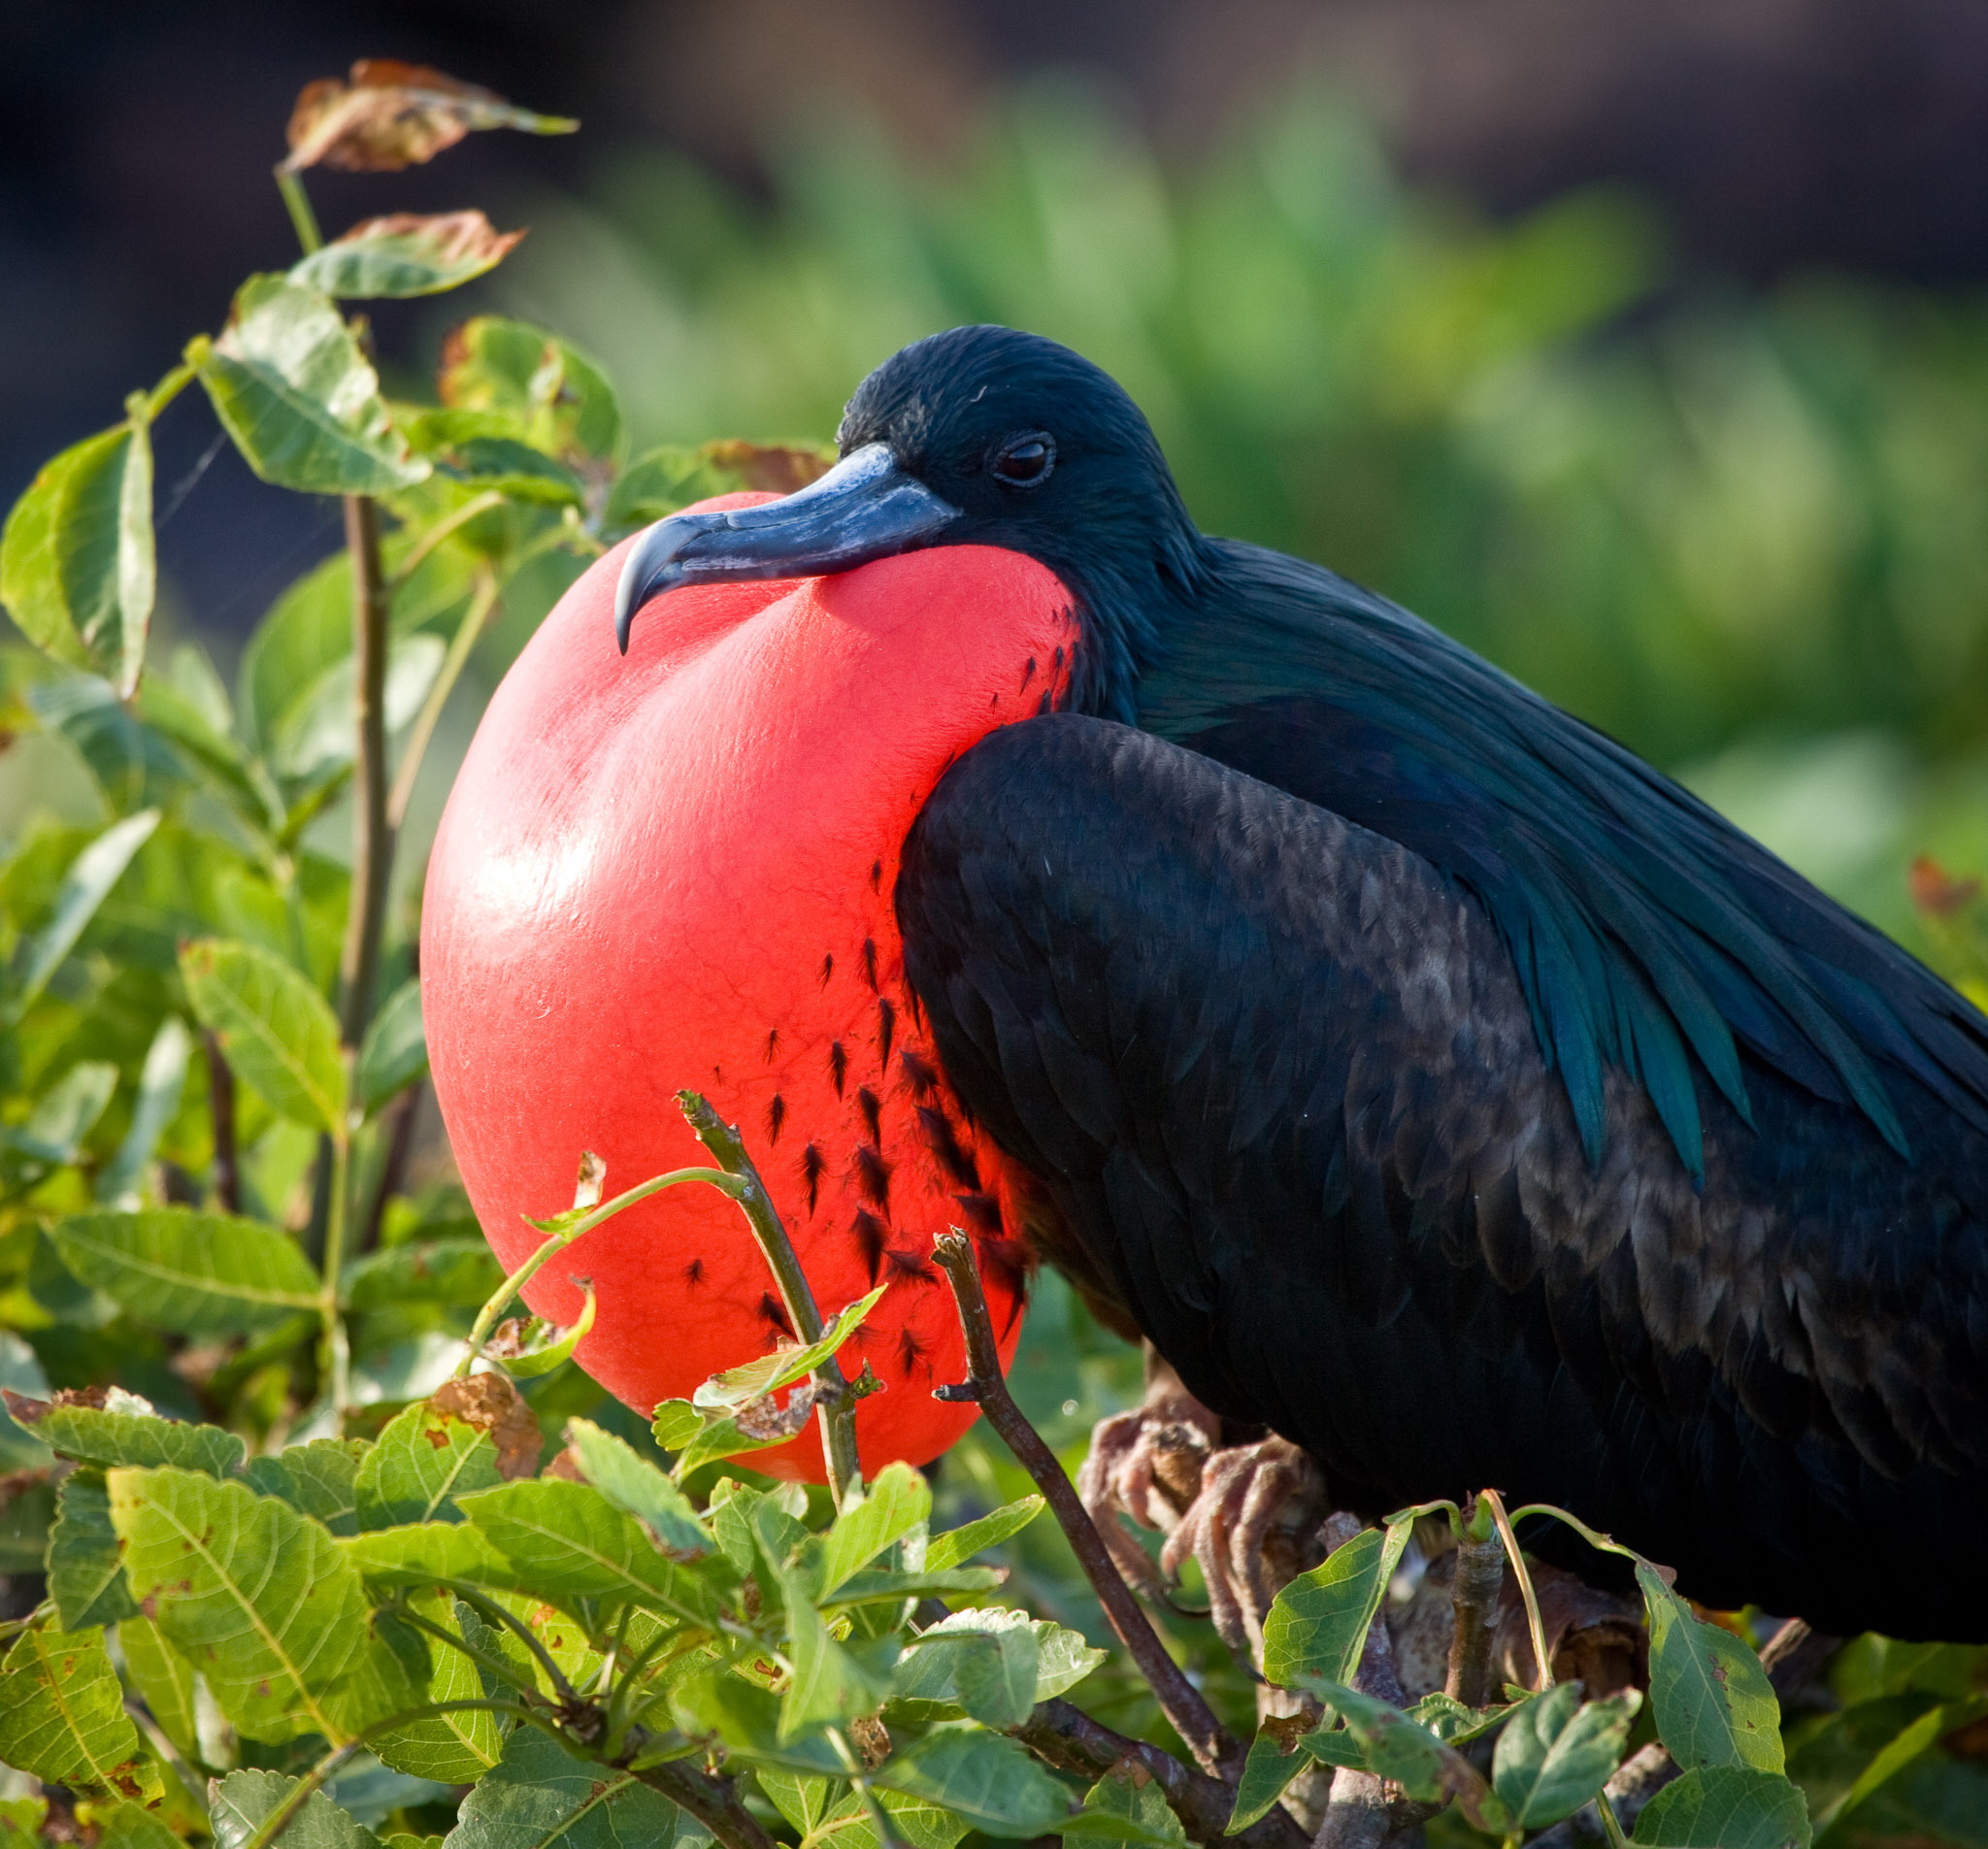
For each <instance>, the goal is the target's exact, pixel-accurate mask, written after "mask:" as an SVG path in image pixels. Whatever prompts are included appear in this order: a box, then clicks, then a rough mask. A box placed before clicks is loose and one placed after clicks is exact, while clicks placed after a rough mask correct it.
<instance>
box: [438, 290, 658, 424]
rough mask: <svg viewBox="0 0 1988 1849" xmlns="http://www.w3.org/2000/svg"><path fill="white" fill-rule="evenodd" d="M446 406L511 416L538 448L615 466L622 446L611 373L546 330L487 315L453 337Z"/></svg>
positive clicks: (445, 375) (445, 377)
mask: <svg viewBox="0 0 1988 1849" xmlns="http://www.w3.org/2000/svg"><path fill="white" fill-rule="evenodd" d="M441 386H442V402H443V403H444V404H445V405H447V406H449V407H450V408H451V409H455V410H461V411H498V412H508V413H511V414H512V415H514V417H516V418H517V419H518V425H517V434H518V436H519V437H520V438H521V439H522V440H523V441H524V442H526V443H528V444H530V445H531V446H532V447H533V448H535V449H540V450H544V451H545V452H546V453H547V454H548V455H556V456H565V457H570V458H573V459H575V460H585V459H589V458H591V459H594V460H602V461H605V460H608V459H611V458H612V457H613V456H614V454H615V453H616V452H617V451H618V450H619V448H620V446H621V411H620V407H619V405H618V404H616V402H615V399H614V393H613V387H612V386H611V385H610V384H609V383H608V380H607V378H606V375H604V374H603V373H602V372H601V370H600V368H599V367H597V366H596V365H595V364H594V363H593V362H592V361H591V360H589V359H587V358H586V357H585V356H584V355H583V354H582V353H580V351H579V349H578V348H576V347H572V346H571V345H569V344H568V343H567V342H565V341H562V340H560V339H559V338H558V337H557V336H555V335H551V334H547V332H546V331H545V330H544V329H543V328H538V327H532V326H530V325H529V324H527V323H526V322H523V321H513V320H507V319H505V318H504V317H503V316H502V315H497V314H480V315H478V316H477V317H476V318H475V319H474V320H470V321H466V322H464V323H463V325H462V326H461V327H459V328H457V329H456V330H455V332H454V333H452V334H451V335H450V336H449V337H448V345H447V347H445V348H444V349H443V356H442V378H441Z"/></svg>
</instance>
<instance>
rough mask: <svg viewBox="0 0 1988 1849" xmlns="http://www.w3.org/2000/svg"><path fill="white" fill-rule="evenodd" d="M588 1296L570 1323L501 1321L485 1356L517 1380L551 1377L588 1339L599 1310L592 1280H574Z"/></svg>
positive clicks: (521, 1319) (524, 1318)
mask: <svg viewBox="0 0 1988 1849" xmlns="http://www.w3.org/2000/svg"><path fill="white" fill-rule="evenodd" d="M574 1281H575V1282H576V1283H577V1284H579V1286H580V1289H581V1291H582V1292H584V1293H585V1295H584V1297H583V1299H582V1301H581V1303H580V1315H579V1316H578V1317H577V1318H576V1319H575V1320H574V1321H573V1322H571V1323H567V1324H560V1323H547V1322H545V1321H542V1320H541V1319H540V1318H539V1317H537V1316H514V1317H512V1318H510V1319H509V1320H508V1321H506V1322H501V1323H499V1324H498V1325H497V1327H496V1329H495V1330H493V1331H492V1332H491V1335H490V1339H489V1340H488V1341H486V1342H485V1343H484V1344H483V1353H484V1354H485V1355H486V1356H488V1357H489V1359H490V1360H492V1361H494V1362H496V1363H498V1365H499V1366H501V1367H502V1368H503V1370H504V1371H505V1372H506V1373H508V1374H510V1375H511V1376H512V1377H513V1378H514V1379H515V1380H530V1379H534V1378H536V1377H537V1376H538V1375H540V1374H548V1373H550V1372H551V1371H552V1370H553V1369H554V1368H559V1367H563V1366H564V1365H565V1364H566V1363H567V1362H569V1361H571V1360H572V1359H573V1352H574V1350H575V1349H577V1348H578V1347H579V1346H580V1343H581V1342H583V1341H584V1340H585V1339H586V1336H587V1331H588V1330H590V1329H591V1328H593V1326H594V1315H595V1312H596V1310H597V1309H598V1308H599V1305H598V1304H597V1303H596V1302H595V1300H594V1287H593V1281H592V1279H590V1278H584V1277H581V1278H576V1279H575V1280H574Z"/></svg>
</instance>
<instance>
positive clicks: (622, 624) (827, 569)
mask: <svg viewBox="0 0 1988 1849" xmlns="http://www.w3.org/2000/svg"><path fill="white" fill-rule="evenodd" d="M959 517H960V511H959V509H958V508H956V507H954V506H952V504H951V503H950V502H947V501H942V500H941V499H940V498H939V497H938V496H937V495H936V494H934V493H933V492H932V490H931V489H930V488H928V487H926V486H925V484H924V483H923V482H922V481H920V480H918V479H916V478H915V477H913V476H910V475H907V474H906V473H905V471H904V470H903V469H901V468H900V467H899V466H898V462H897V458H896V457H895V456H893V455H892V454H891V452H890V446H889V445H888V444H881V443H871V444H865V445H864V446H863V447H862V448H860V449H857V450H853V451H851V452H850V453H849V454H848V455H846V456H845V457H844V458H843V459H842V460H841V461H840V462H838V463H837V464H836V465H835V467H834V468H833V469H831V470H830V471H829V472H828V473H827V474H826V475H825V476H823V477H822V478H821V479H819V480H818V481H811V482H810V483H809V484H808V485H807V486H806V487H805V488H802V489H800V490H799V491H798V492H796V493H794V494H789V495H786V496H784V497H783V498H782V499H780V500H779V501H767V502H763V503H761V505H760V506H758V507H756V508H736V509H734V510H733V511H732V512H727V513H673V514H671V515H670V517H669V518H668V519H666V520H658V521H657V522H656V523H655V525H654V526H652V527H650V528H649V529H648V531H647V532H646V533H645V534H644V535H643V536H642V537H641V539H639V540H637V541H636V543H635V547H634V549H633V550H632V551H631V552H630V553H629V554H628V559H627V563H625V564H624V565H623V566H622V567H621V582H620V584H619V585H618V586H617V587H616V589H615V592H614V640H615V641H616V642H618V643H619V644H621V652H622V653H623V654H624V655H625V654H626V653H627V652H628V632H629V631H630V630H631V629H632V628H633V627H634V625H635V613H636V611H639V610H640V609H641V608H642V607H643V606H644V605H645V604H646V603H647V602H648V600H649V599H650V598H651V597H656V596H659V595H660V594H661V593H662V592H664V591H669V590H675V589H676V588H677V586H678V585H679V584H714V583H723V582H726V581H728V580H733V579H751V578H818V577H821V576H824V575H825V574H828V573H831V572H848V571H853V570H854V569H855V568H856V567H857V566H858V565H867V564H869V563H870V562H871V560H872V559H879V558H890V557H892V556H893V555H895V554H896V553H899V552H911V551H915V550H916V549H917V548H918V547H919V546H922V545H932V544H933V543H934V541H936V540H937V539H938V538H939V536H940V535H941V534H942V533H943V532H944V530H945V529H946V528H947V527H948V526H950V525H951V524H952V523H953V521H955V520H957V519H958V518H959Z"/></svg>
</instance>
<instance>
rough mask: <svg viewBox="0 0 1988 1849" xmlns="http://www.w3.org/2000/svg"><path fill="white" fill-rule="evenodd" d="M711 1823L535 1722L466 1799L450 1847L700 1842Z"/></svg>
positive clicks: (688, 1845)
mask: <svg viewBox="0 0 1988 1849" xmlns="http://www.w3.org/2000/svg"><path fill="white" fill-rule="evenodd" d="M710 1840H711V1837H710V1835H709V1834H708V1833H707V1832H706V1831H705V1829H704V1827H703V1826H702V1825H701V1824H699V1823H698V1822H697V1821H696V1820H695V1819H694V1818H692V1817H691V1816H690V1815H689V1814H688V1813H687V1812H685V1811H682V1810H679V1809H678V1807H677V1806H676V1805H675V1804H673V1803H671V1802H670V1800H669V1799H667V1798H665V1797H664V1796H663V1795H662V1794H661V1793H660V1792H654V1791H650V1790H649V1789H648V1787H647V1786H646V1785H644V1784H642V1783H640V1782H639V1781H638V1780H637V1779H636V1778H635V1777H634V1776H633V1775H632V1774H631V1773H628V1772H624V1771H619V1770H616V1769H614V1768H613V1767H612V1766H595V1765H591V1764H589V1763H588V1762H586V1761H584V1760H577V1759H575V1758H573V1757H572V1756H571V1755H570V1754H569V1753H567V1752H566V1751H565V1750H564V1749H563V1748H562V1747H561V1746H560V1745H559V1743H558V1742H557V1741H556V1740H554V1739H551V1738H549V1737H548V1736H547V1734H545V1733H541V1732H540V1731H539V1730H538V1729H537V1728H535V1727H520V1728H518V1729H517V1730H516V1731H515V1732H514V1733H513V1734H512V1735H511V1737H510V1738H509V1739H508V1740H506V1741H505V1742H504V1757H503V1759H502V1760H501V1761H500V1762H499V1763H498V1765H497V1767H496V1769H495V1770H494V1771H492V1772H491V1773H490V1774H489V1775H488V1776H487V1777H486V1778H484V1779H483V1780H482V1782H481V1783H480V1784H479V1785H478V1786H477V1788H476V1790H475V1791H473V1792H471V1793H470V1795H469V1796H468V1797H467V1798H465V1799H463V1803H462V1810H461V1812H460V1815H459V1820H458V1822H457V1824H456V1826H455V1828H454V1830H453V1831H451V1832H449V1837H448V1841H449V1849H627V1846H628V1845H630V1844H634V1843H640V1844H642V1845H643V1849H693V1846H694V1845H698V1844H703V1843H707V1842H709V1841H710Z"/></svg>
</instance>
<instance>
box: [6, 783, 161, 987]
mask: <svg viewBox="0 0 1988 1849" xmlns="http://www.w3.org/2000/svg"><path fill="white" fill-rule="evenodd" d="M158 825H159V811H158V810H157V809H144V810H141V811H140V812H139V813H138V814H136V815H127V816H126V817H125V818H124V819H123V820H122V821H121V822H113V823H112V824H111V825H110V827H109V828H107V829H105V830H104V832H103V833H102V834H101V835H99V836H98V837H97V838H96V840H95V841H93V842H90V844H89V845H88V846H87V847H85V848H84V849H83V851H82V852H81V853H80V854H78V855H77V857H76V858H75V859H74V860H73V861H71V862H70V863H69V871H68V872H67V873H65V874H64V875H62V883H61V885H60V886H58V887H57V888H56V891H55V907H54V909H53V911H51V912H50V915H49V919H48V922H47V923H46V924H44V925H42V926H41V927H40V929H39V930H36V931H34V932H32V933H30V934H29V935H28V936H27V937H25V938H23V939H22V940H21V942H20V947H19V949H18V950H17V953H16V957H15V966H14V976H13V982H12V985H11V986H12V988H13V990H14V994H13V996H12V998H11V999H10V1001H9V1004H8V1009H9V1018H11V1019H16V1020H17V1019H18V1018H19V1017H20V1014H21V1012H22V1010H23V1009H25V1008H26V1007H27V1005H28V1004H29V1003H30V1002H32V1001H33V1000H34V999H35V997H36V996H38V995H39V994H41V992H42V990H43V989H44V988H46V987H47V986H48V981H49V978H50V976H51V975H53V974H55V971H56V970H57V968H59V967H60V965H61V962H62V959H63V958H64V957H66V956H67V955H68V954H69V952H70V951H71V950H72V949H73V948H74V947H75V945H76V941H77V939H78V938H80V937H82V936H83V927H84V926H85V925H87V924H88V923H89V921H90V919H91V918H93V917H94V916H95V915H96V910H97V908H98V907H99V906H101V905H102V904H103V903H104V901H105V899H107V898H108V897H109V896H110V891H111V888H112V887H113V886H115V885H116V883H117V881H118V879H119V878H120V877H121V876H122V875H123V873H124V870H125V868H127V867H128V866H130V865H131V862H132V858H133V857H134V856H135V855H136V854H137V852H138V850H139V849H140V848H141V847H143V846H144V845H145V843H146V842H148V841H149V840H150V839H151V832H152V830H153V829H155V828H156V827H157V826H158Z"/></svg>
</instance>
